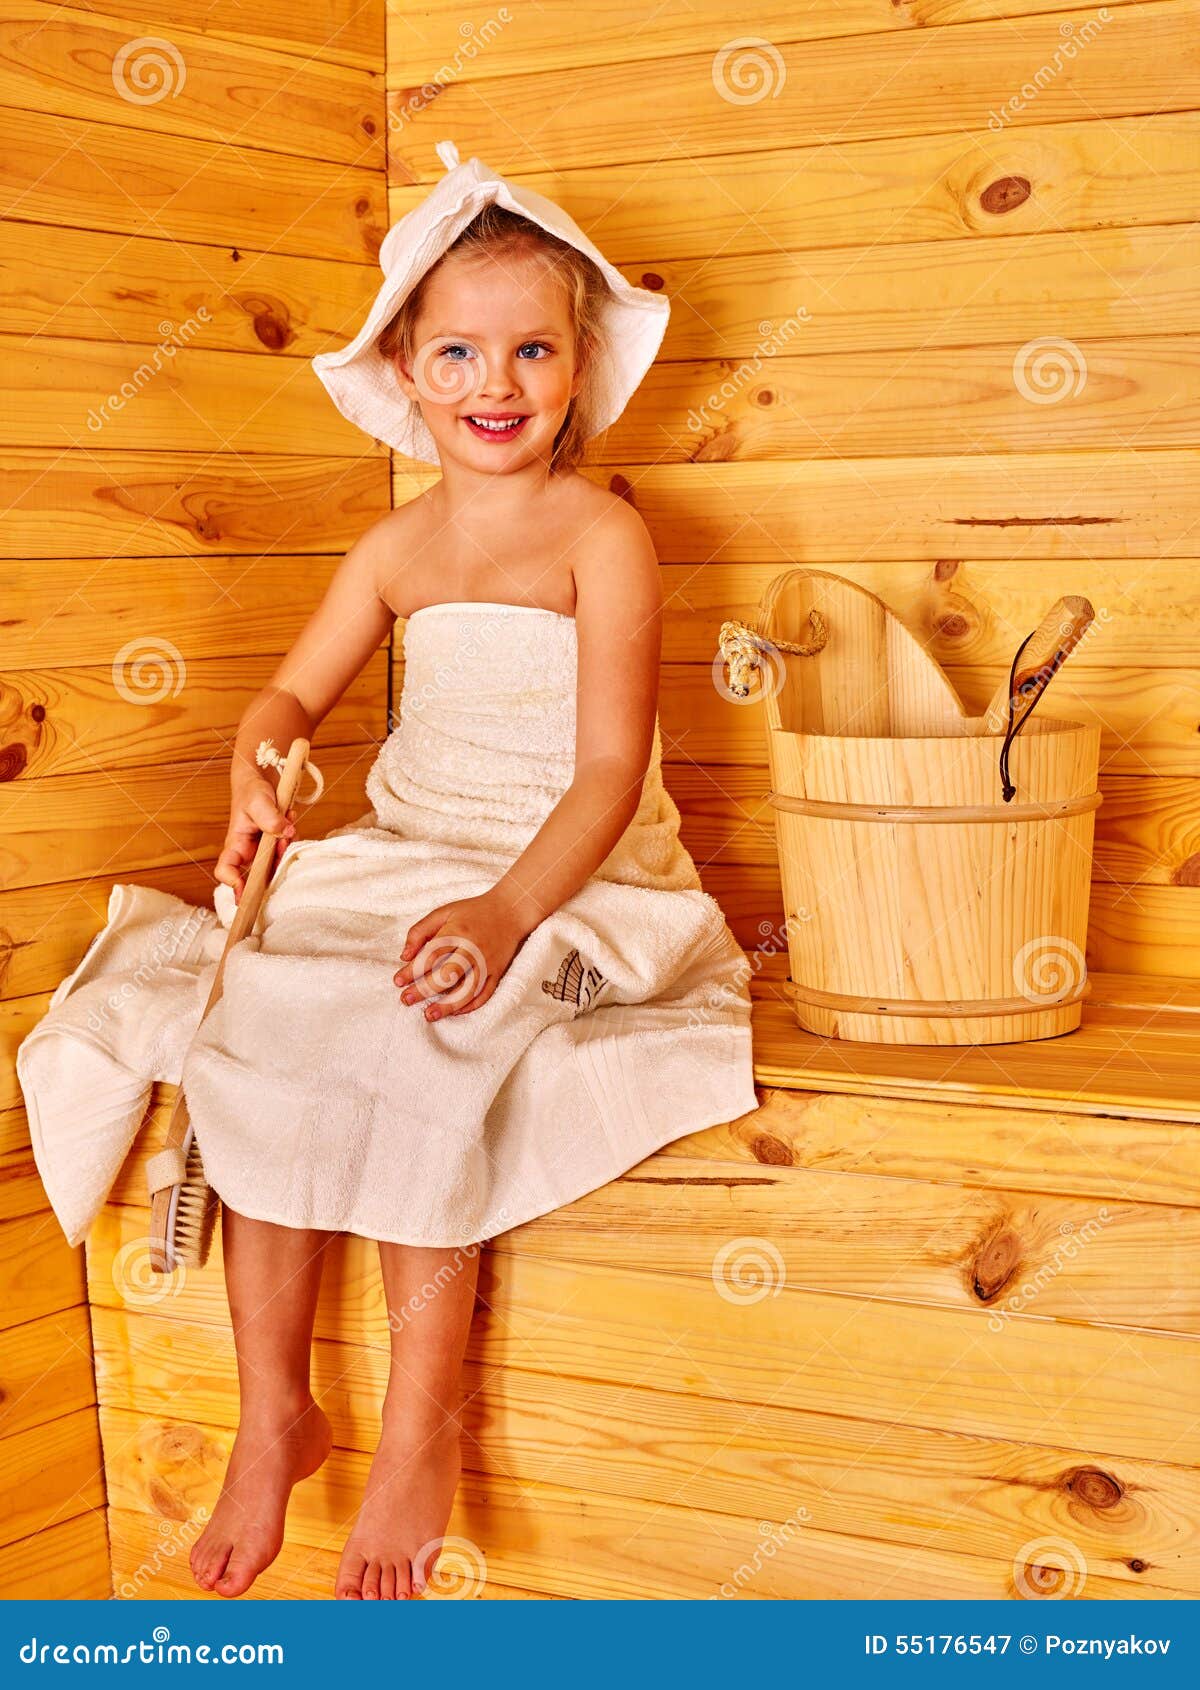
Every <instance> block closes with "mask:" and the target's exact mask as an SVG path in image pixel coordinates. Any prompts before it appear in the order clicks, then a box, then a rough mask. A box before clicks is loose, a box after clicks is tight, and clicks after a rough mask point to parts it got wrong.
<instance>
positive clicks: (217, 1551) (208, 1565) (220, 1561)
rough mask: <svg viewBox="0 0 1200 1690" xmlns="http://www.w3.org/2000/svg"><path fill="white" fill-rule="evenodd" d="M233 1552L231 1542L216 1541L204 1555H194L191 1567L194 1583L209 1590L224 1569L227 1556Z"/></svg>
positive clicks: (227, 1559)
mask: <svg viewBox="0 0 1200 1690" xmlns="http://www.w3.org/2000/svg"><path fill="white" fill-rule="evenodd" d="M232 1554H233V1544H232V1543H218V1544H216V1545H214V1547H212V1548H211V1549H210V1550H209V1551H208V1553H207V1554H206V1555H198V1556H197V1557H196V1563H197V1564H196V1566H195V1567H194V1568H193V1572H194V1574H195V1579H196V1583H197V1584H198V1585H200V1586H201V1587H202V1588H203V1589H205V1590H211V1589H212V1588H213V1586H214V1585H215V1584H216V1582H217V1580H218V1579H219V1578H220V1576H221V1574H222V1573H223V1572H224V1571H225V1567H226V1564H227V1563H228V1561H229V1557H230V1556H231V1555H232Z"/></svg>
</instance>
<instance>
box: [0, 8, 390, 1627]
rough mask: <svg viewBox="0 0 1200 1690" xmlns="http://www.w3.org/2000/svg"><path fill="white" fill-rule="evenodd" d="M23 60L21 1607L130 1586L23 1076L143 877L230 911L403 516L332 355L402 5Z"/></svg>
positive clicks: (0, 150) (362, 245) (14, 1023)
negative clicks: (259, 774)
mask: <svg viewBox="0 0 1200 1690" xmlns="http://www.w3.org/2000/svg"><path fill="white" fill-rule="evenodd" d="M0 42H2V43H3V46H2V48H0V371H2V374H0V383H2V384H3V393H2V395H0V399H2V403H0V430H2V431H3V438H2V440H0V448H2V456H0V480H2V481H3V496H2V499H0V508H2V509H3V510H4V512H5V517H4V522H3V527H2V530H0V783H3V784H0V829H2V830H3V889H2V890H0V1038H2V1043H3V1057H4V1064H3V1069H2V1070H0V1153H2V1156H3V1160H2V1162H0V1171H2V1180H0V1199H2V1201H3V1209H2V1211H0V1215H2V1218H0V1307H2V1308H3V1310H4V1317H3V1318H4V1330H3V1332H0V1385H2V1388H3V1389H2V1395H3V1398H4V1419H3V1425H2V1436H0V1469H2V1471H0V1488H2V1490H3V1493H4V1501H5V1504H6V1508H7V1505H8V1504H9V1503H10V1502H11V1503H12V1504H13V1505H14V1506H13V1508H12V1510H11V1512H7V1511H6V1514H5V1522H6V1523H5V1526H4V1530H3V1533H2V1534H0V1538H2V1543H0V1593H2V1594H3V1595H4V1596H6V1597H13V1596H18V1595H37V1596H104V1595H108V1594H109V1592H110V1589H111V1588H112V1578H111V1573H110V1562H109V1547H108V1544H107V1542H106V1534H105V1519H104V1505H105V1501H106V1497H105V1484H104V1476H103V1472H102V1468H101V1461H100V1433H99V1428H98V1419H97V1411H96V1406H95V1405H96V1391H95V1384H94V1378H93V1365H92V1356H91V1338H90V1333H89V1311H88V1308H87V1306H86V1300H85V1289H84V1267H83V1261H82V1252H81V1251H77V1250H71V1249H68V1247H67V1245H66V1243H65V1241H64V1239H63V1236H62V1233H61V1230H60V1229H59V1227H58V1224H57V1222H56V1221H55V1220H54V1217H53V1215H52V1214H51V1213H50V1212H49V1210H48V1209H47V1206H46V1200H45V1195H44V1192H43V1190H42V1187H41V1184H40V1181H39V1179H38V1176H37V1172H36V1168H35V1166H34V1162H33V1158H32V1153H31V1150H30V1144H29V1134H28V1128H27V1123H26V1120H25V1115H24V1110H23V1107H22V1104H21V1096H20V1091H19V1088H18V1086H17V1082H16V1076H15V1071H14V1068H13V1064H12V1055H13V1052H14V1051H15V1048H16V1046H17V1044H18V1043H19V1042H20V1040H21V1038H23V1037H24V1035H25V1033H26V1032H27V1031H28V1030H29V1028H30V1027H31V1026H32V1025H33V1024H34V1022H35V1021H37V1020H38V1019H39V1018H40V1016H41V1015H42V1014H43V1013H44V1011H45V1008H46V1004H47V1000H48V997H49V994H50V992H51V991H52V990H53V988H54V986H55V985H56V984H57V983H58V981H59V980H60V979H61V978H62V976H63V975H64V974H65V973H66V972H67V971H68V970H69V969H70V968H72V967H73V966H74V965H75V963H77V962H78V960H79V958H80V957H81V955H82V953H83V951H84V949H85V948H86V945H87V943H88V942H89V940H90V939H91V937H92V936H93V935H94V934H95V933H96V931H97V930H98V929H99V927H100V926H102V925H103V922H104V919H105V910H106V907H107V902H108V893H109V889H110V887H111V886H112V885H113V883H114V881H119V880H136V881H140V882H142V883H143V884H147V885H152V886H158V887H161V888H163V889H165V890H168V891H171V892H174V893H177V894H179V895H180V896H182V897H185V898H188V899H189V900H192V901H197V902H205V901H208V900H209V898H210V897H211V890H212V880H211V872H210V871H211V867H212V863H213V860H214V858H215V855H216V851H217V849H218V848H219V845H220V842H221V840H222V838H223V837H224V832H225V826H226V822H227V819H228V763H229V757H228V754H229V750H230V742H231V738H232V734H233V730H234V728H235V725H236V722H237V718H238V716H239V714H240V713H241V711H242V709H243V708H244V706H245V704H246V702H247V700H248V698H249V697H250V695H251V694H252V693H253V691H254V690H255V689H256V688H257V687H258V686H260V685H261V684H262V682H263V681H264V680H265V679H266V677H267V676H268V675H269V673H270V671H271V669H272V668H273V667H274V663H275V660H276V658H277V656H278V654H280V653H282V652H283V651H285V650H286V649H287V647H288V645H289V644H290V642H291V640H292V639H293V638H294V636H295V634H296V632H297V631H298V629H299V627H300V625H301V624H302V622H303V621H304V620H305V619H306V617H307V616H308V614H309V613H310V612H311V610H312V608H313V606H314V604H315V602H316V600H317V598H318V596H319V594H320V592H321V591H322V589H323V587H324V584H325V582H326V580H327V578H328V576H329V573H330V571H331V570H332V568H333V567H334V565H335V564H336V562H337V561H338V558H339V556H340V554H341V552H342V551H343V550H344V548H345V546H346V544H347V543H348V542H349V541H350V540H351V539H352V538H353V537H354V536H355V535H356V534H357V533H358V532H359V531H360V530H361V528H362V527H363V526H365V524H366V522H367V521H369V520H370V518H371V517H372V516H373V515H374V514H375V513H377V512H380V511H382V510H384V509H386V507H387V505H388V502H389V496H390V495H389V488H388V464H387V457H386V454H385V453H384V452H383V451H382V450H381V449H379V448H378V447H376V446H375V445H374V443H373V442H371V441H370V440H368V439H367V438H366V437H365V436H363V435H361V434H360V433H359V432H358V431H357V430H355V429H353V428H351V427H350V426H349V425H348V424H344V423H343V422H342V419H341V418H340V417H339V416H338V414H337V412H336V411H335V410H334V408H333V407H332V405H331V404H330V403H329V401H328V399H327V398H326V396H325V394H324V391H323V389H321V387H320V385H319V383H318V382H317V379H316V377H315V375H314V374H313V373H312V371H311V370H310V368H309V366H308V362H307V361H308V359H309V358H310V357H311V356H312V354H313V353H314V352H316V351H319V350H322V349H323V348H326V347H328V346H333V345H339V344H341V343H342V342H343V341H344V340H345V339H346V338H347V337H348V335H349V334H350V333H352V332H353V329H354V328H355V327H356V326H357V323H358V321H359V320H360V318H361V315H362V312H363V309H364V307H365V304H366V302H367V301H368V300H369V299H370V297H371V296H372V295H373V293H374V291H375V287H376V285H377V279H378V270H377V267H376V263H375V258H376V253H377V250H378V243H379V240H380V238H381V236H382V233H383V231H384V229H385V227H386V215H387V213H386V188H385V177H384V132H385V124H386V117H385V110H384V81H383V58H384V22H383V4H382V0H370V3H368V4H365V5H364V4H363V3H362V0H289V3H288V4H287V5H283V4H279V3H272V0H268V3H267V4H265V5H260V6H257V7H255V8H252V9H249V10H248V9H247V8H246V7H244V6H242V5H240V4H238V0H128V3H126V0H121V4H119V5H118V4H115V3H113V4H107V3H105V0H79V4H78V5H74V6H71V5H68V6H66V7H60V6H56V5H52V4H46V3H43V0H2V4H0ZM386 700H387V653H386V651H381V652H380V653H379V654H378V656H377V658H376V659H375V660H374V661H373V662H372V663H371V664H370V665H369V666H368V668H367V670H366V671H365V672H364V674H363V676H362V677H361V680H360V681H359V682H358V683H356V685H355V686H354V687H353V688H352V689H351V690H350V692H349V693H348V694H347V696H346V698H345V699H344V700H343V702H342V704H341V705H340V706H339V707H338V709H337V710H336V711H335V712H334V713H333V714H332V715H331V717H330V718H329V719H328V720H327V721H326V723H325V724H324V725H323V727H322V730H321V733H320V738H319V741H318V744H319V747H320V749H321V750H322V752H323V753H324V755H323V756H322V758H321V766H322V769H323V771H324V772H325V774H326V776H327V778H328V777H332V787H331V789H330V791H329V801H330V808H329V811H328V825H329V826H336V825H337V824H338V822H339V821H346V820H349V819H351V818H352V817H353V816H355V815H358V814H360V813H361V812H362V810H363V808H364V803H363V799H362V780H363V777H364V775H365V770H366V767H367V765H368V763H369V759H370V757H371V756H372V755H373V754H374V751H375V749H376V747H377V744H378V742H379V740H380V739H381V737H382V734H383V732H384V731H385V728H386ZM127 1265H131V1266H132V1270H133V1273H134V1278H135V1280H136V1279H137V1264H136V1263H133V1264H127ZM143 1265H144V1264H143ZM107 1454H108V1457H109V1460H110V1462H111V1460H112V1459H113V1450H112V1446H111V1440H109V1448H108V1451H107ZM172 1547H173V1540H172V1541H171V1542H167V1541H165V1540H164V1539H163V1537H162V1536H161V1535H159V1534H156V1535H155V1538H154V1540H153V1543H152V1545H151V1546H149V1547H148V1546H145V1545H143V1546H142V1548H141V1549H139V1551H138V1553H137V1554H136V1555H133V1556H132V1557H130V1556H128V1555H125V1556H124V1557H122V1558H120V1559H119V1566H120V1569H121V1581H120V1582H119V1585H118V1593H119V1594H120V1593H121V1590H122V1585H129V1586H130V1587H131V1588H133V1589H134V1590H135V1591H136V1592H138V1593H140V1590H141V1587H142V1583H143V1582H144V1580H145V1579H146V1578H147V1577H148V1576H151V1575H153V1574H154V1573H156V1572H157V1570H158V1569H159V1568H161V1566H162V1565H163V1564H164V1557H165V1556H166V1555H167V1554H168V1553H169V1552H170V1550H171V1549H172ZM151 1549H152V1550H153V1553H152V1554H151V1553H150V1550H151Z"/></svg>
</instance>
